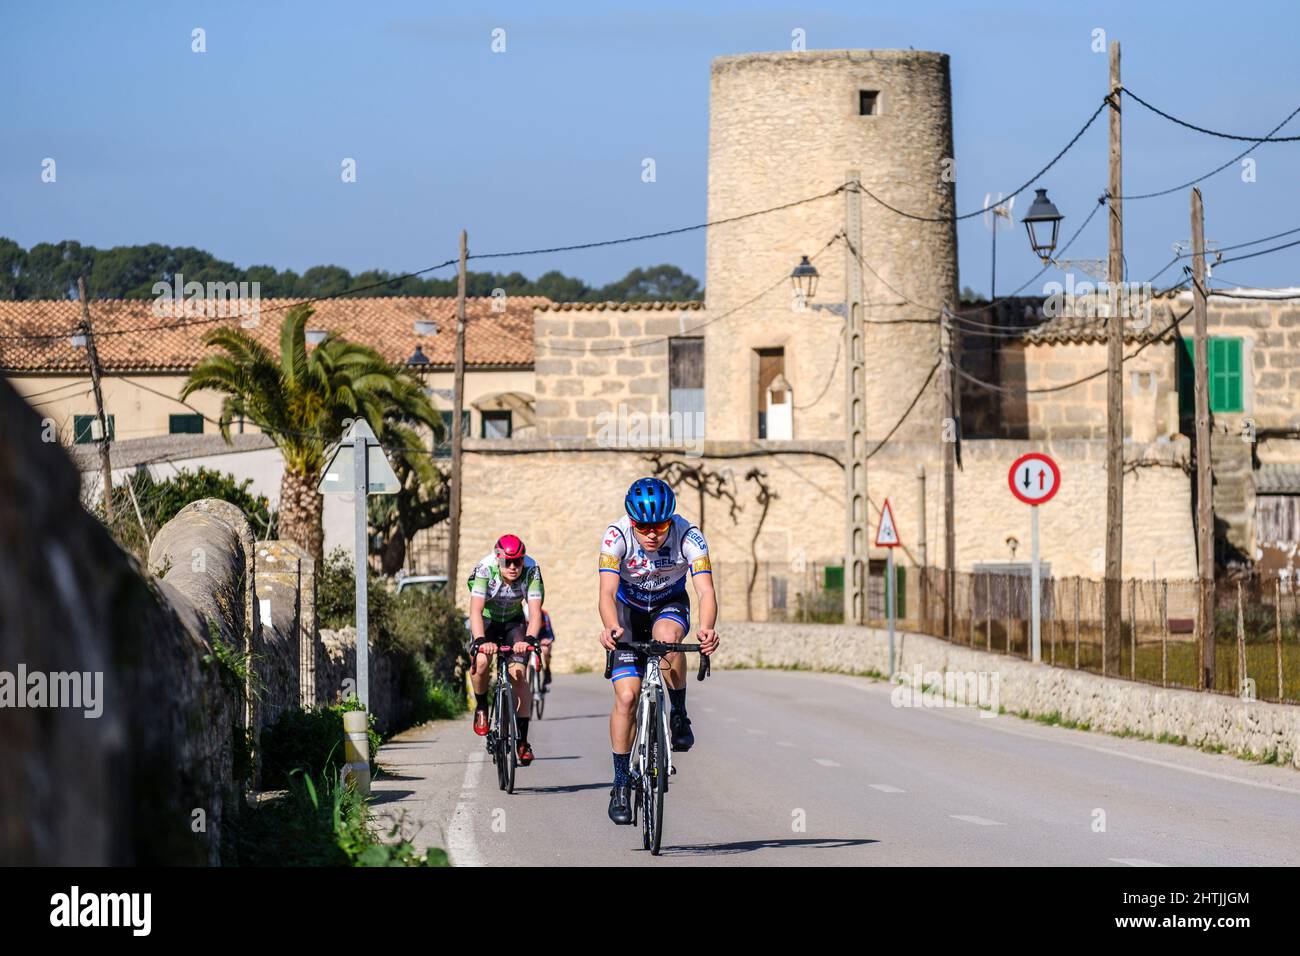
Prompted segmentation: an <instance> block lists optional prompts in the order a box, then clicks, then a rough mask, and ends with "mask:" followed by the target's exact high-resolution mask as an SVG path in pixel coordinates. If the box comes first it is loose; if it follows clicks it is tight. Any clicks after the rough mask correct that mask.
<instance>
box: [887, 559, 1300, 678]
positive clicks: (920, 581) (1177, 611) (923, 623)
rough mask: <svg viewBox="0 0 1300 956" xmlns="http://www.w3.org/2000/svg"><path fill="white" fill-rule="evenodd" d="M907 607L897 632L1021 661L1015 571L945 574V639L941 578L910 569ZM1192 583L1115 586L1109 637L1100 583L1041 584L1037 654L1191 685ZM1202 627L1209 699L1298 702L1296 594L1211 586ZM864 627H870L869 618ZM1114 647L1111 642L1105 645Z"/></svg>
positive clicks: (1025, 577)
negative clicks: (1209, 635) (1207, 628)
mask: <svg viewBox="0 0 1300 956" xmlns="http://www.w3.org/2000/svg"><path fill="white" fill-rule="evenodd" d="M912 570H913V573H914V576H915V577H916V579H917V580H916V583H915V584H914V585H913V591H914V593H915V594H916V601H917V610H916V613H915V616H913V617H901V618H900V620H899V625H898V626H899V628H900V629H903V630H912V631H918V632H921V633H926V634H932V635H936V636H940V637H945V638H946V639H947V640H949V641H952V642H953V643H956V644H965V645H967V646H969V647H974V648H978V649H983V650H986V651H996V652H998V653H1002V654H1011V655H1013V656H1016V657H1023V658H1026V659H1028V658H1029V656H1030V590H1031V580H1030V576H1029V574H1028V569H1026V572H1025V573H1023V574H1007V573H992V572H989V573H984V572H978V571H977V572H974V573H969V572H952V573H951V579H952V591H953V598H952V605H953V613H952V632H951V633H950V634H947V635H945V630H946V627H945V625H946V619H947V613H946V612H947V604H946V595H945V591H946V590H947V588H946V587H945V584H946V578H947V577H948V573H946V572H944V571H943V570H942V569H936V568H921V569H912ZM1198 589H1199V584H1198V582H1197V581H1195V580H1174V581H1159V580H1157V581H1150V580H1148V581H1139V580H1127V581H1124V582H1122V584H1121V598H1122V603H1121V607H1122V621H1121V625H1120V629H1119V633H1118V634H1115V635H1113V636H1112V635H1110V634H1108V633H1107V631H1106V628H1105V626H1104V621H1105V613H1104V609H1105V583H1104V582H1102V581H1095V580H1089V579H1085V578H1079V577H1067V578H1051V577H1044V578H1043V579H1042V624H1041V640H1042V658H1043V661H1044V663H1047V664H1052V665H1054V666H1057V667H1067V668H1074V669H1077V670H1086V671H1091V672H1092V673H1096V674H1103V675H1106V676H1110V677H1122V678H1126V679H1128V680H1139V681H1145V682H1147V683H1152V684H1158V685H1160V686H1162V687H1182V688H1188V689H1193V690H1199V689H1201V681H1200V672H1201V668H1200V635H1201V621H1200V613H1199V607H1198V601H1197V595H1198ZM1214 607H1215V614H1214V620H1213V622H1212V625H1211V626H1212V628H1213V634H1214V649H1215V687H1214V690H1215V691H1217V692H1219V693H1224V694H1232V695H1234V696H1250V697H1254V698H1256V699H1259V700H1274V701H1292V702H1300V593H1297V588H1296V586H1295V583H1294V582H1292V581H1289V580H1283V579H1280V578H1278V577H1275V576H1265V575H1245V576H1242V577H1239V578H1233V579H1230V580H1222V581H1217V582H1216V585H1215V595H1214ZM873 623H876V622H875V621H873ZM1112 641H1114V642H1115V643H1114V644H1112V643H1111V642H1112Z"/></svg>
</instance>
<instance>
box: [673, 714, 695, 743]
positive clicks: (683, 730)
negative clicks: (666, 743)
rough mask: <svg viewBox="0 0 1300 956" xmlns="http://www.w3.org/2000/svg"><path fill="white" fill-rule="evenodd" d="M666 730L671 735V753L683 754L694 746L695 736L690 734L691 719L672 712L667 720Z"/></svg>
mask: <svg viewBox="0 0 1300 956" xmlns="http://www.w3.org/2000/svg"><path fill="white" fill-rule="evenodd" d="M668 729H669V731H670V732H671V733H672V738H673V752H674V753H685V752H686V751H688V750H690V749H691V748H692V747H694V746H695V735H694V734H693V733H691V718H689V717H687V716H686V715H685V714H684V713H682V712H680V711H676V710H675V711H673V713H672V716H671V717H669V718H668Z"/></svg>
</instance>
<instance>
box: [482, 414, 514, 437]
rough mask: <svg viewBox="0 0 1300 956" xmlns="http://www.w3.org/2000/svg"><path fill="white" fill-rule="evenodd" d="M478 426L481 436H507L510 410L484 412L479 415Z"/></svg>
mask: <svg viewBox="0 0 1300 956" xmlns="http://www.w3.org/2000/svg"><path fill="white" fill-rule="evenodd" d="M480 428H481V430H482V437H483V438H509V437H510V434H511V421H510V412H508V411H505V412H500V411H497V412H484V413H483V414H482V416H481V422H480Z"/></svg>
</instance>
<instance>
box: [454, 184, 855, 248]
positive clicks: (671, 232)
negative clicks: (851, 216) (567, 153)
mask: <svg viewBox="0 0 1300 956" xmlns="http://www.w3.org/2000/svg"><path fill="white" fill-rule="evenodd" d="M849 185H850V184H849V183H841V184H840V185H838V186H836V187H835V188H834V189H832V190H829V191H827V192H824V193H820V194H819V195H816V196H808V197H807V198H805V199H796V200H794V201H793V202H787V203H781V205H779V206H770V207H768V208H767V209H760V210H758V211H756V212H746V213H742V214H740V215H739V216H728V217H726V218H725V219H712V220H710V221H708V222H701V223H697V224H695V225H693V226H681V227H679V228H677V229H664V230H662V231H660V232H646V233H642V234H641V235H637V236H625V237H624V238H622V239H605V240H602V241H600V242H582V243H577V244H576V245H571V246H552V247H550V248H549V249H520V250H516V251H514V252H482V253H478V254H477V255H472V256H467V257H466V258H467V259H505V258H510V257H514V256H539V255H543V254H545V253H551V252H573V251H575V250H580V249H599V248H601V247H603V246H618V245H622V244H624V243H628V242H641V241H642V240H644V239H662V238H664V237H665V236H677V235H681V234H682V233H686V232H695V231H696V230H699V229H709V228H712V227H713V226H724V225H727V224H728V223H733V222H742V221H743V220H746V219H753V218H755V217H756V216H766V215H767V214H768V213H773V212H781V211H782V210H784V209H793V208H794V207H796V206H803V205H807V204H808V203H811V202H817V201H818V200H821V199H829V198H830V197H831V196H836V195H838V194H839V193H842V192H843V191H844V190H845V189H847V188H848V187H849Z"/></svg>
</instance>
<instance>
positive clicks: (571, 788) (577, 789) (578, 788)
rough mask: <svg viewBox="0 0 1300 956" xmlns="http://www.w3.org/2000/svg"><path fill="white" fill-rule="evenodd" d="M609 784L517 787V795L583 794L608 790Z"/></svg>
mask: <svg viewBox="0 0 1300 956" xmlns="http://www.w3.org/2000/svg"><path fill="white" fill-rule="evenodd" d="M608 789H609V784H608V783H566V784H563V785H561V786H555V787H520V786H518V785H516V786H515V793H516V794H520V793H524V794H530V793H581V792H582V791H583V790H608Z"/></svg>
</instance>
